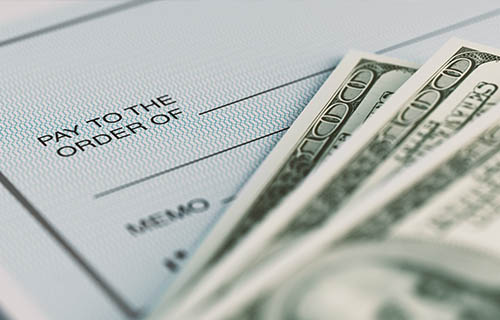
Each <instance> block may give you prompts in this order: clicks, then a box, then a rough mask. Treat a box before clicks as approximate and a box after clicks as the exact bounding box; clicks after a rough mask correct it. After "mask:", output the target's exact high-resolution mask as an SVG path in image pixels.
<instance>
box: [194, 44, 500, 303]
mask: <svg viewBox="0 0 500 320" xmlns="http://www.w3.org/2000/svg"><path fill="white" fill-rule="evenodd" d="M499 61H500V50H495V49H493V48H487V47H484V46H481V45H477V44H473V43H469V42H466V41H463V40H458V39H454V40H451V41H449V42H448V43H447V44H446V45H445V46H444V47H443V48H442V49H441V50H440V51H439V52H438V53H436V54H435V55H434V56H433V57H432V58H431V59H430V60H429V61H428V62H427V63H426V64H425V65H424V66H423V67H422V68H420V69H419V71H418V72H417V73H416V74H415V75H414V76H413V77H412V78H411V79H410V80H408V81H407V82H406V83H405V84H404V85H403V86H402V87H401V88H400V89H399V90H398V91H397V92H396V93H395V94H394V95H393V96H392V97H391V98H390V99H389V100H388V101H387V103H386V104H385V105H384V112H380V113H377V114H376V115H374V116H373V117H371V119H369V120H368V121H367V123H366V125H364V126H362V127H361V128H360V130H358V131H357V132H356V133H355V134H354V136H353V138H352V139H351V140H350V141H349V143H348V144H346V145H345V146H343V147H342V148H340V150H339V152H338V153H337V154H336V156H335V157H332V158H330V159H328V160H327V161H326V162H325V163H323V164H322V165H321V170H318V171H321V173H319V172H318V173H317V174H316V175H315V176H314V177H309V178H308V179H307V180H306V182H305V183H306V184H307V186H308V187H307V188H303V189H302V192H301V193H300V194H296V195H295V196H293V199H290V201H288V202H287V204H286V205H280V206H279V207H277V208H275V209H274V210H273V211H272V212H271V213H270V214H268V217H267V219H266V221H265V222H264V223H262V225H258V226H254V227H253V229H252V232H250V233H248V235H247V236H246V237H245V239H244V241H242V242H241V243H240V244H239V246H238V247H237V249H235V250H232V251H231V252H230V254H228V255H227V256H226V257H225V258H224V259H223V260H222V261H219V264H218V265H217V266H216V267H214V268H212V270H211V272H210V273H208V274H204V278H203V279H202V280H201V281H200V280H199V279H200V278H201V277H198V278H197V279H196V281H199V283H198V284H197V286H196V289H195V290H192V292H191V295H190V296H189V300H186V302H185V303H187V305H188V306H189V305H193V304H195V303H197V302H199V301H200V300H203V299H206V298H207V297H209V296H212V298H214V297H215V296H216V295H213V294H212V293H213V292H214V291H215V289H217V290H223V287H224V285H225V283H231V282H232V281H233V280H234V279H233V277H238V276H241V275H242V274H244V273H246V272H247V270H248V269H252V267H253V266H252V264H254V263H256V261H258V259H259V258H261V257H262V256H265V255H272V254H273V253H274V252H276V251H277V250H279V249H280V248H283V247H286V246H288V245H290V243H291V242H293V241H297V239H298V238H300V237H302V236H303V235H305V234H308V233H310V232H313V231H314V230H315V229H317V228H320V227H321V226H322V225H323V224H324V223H325V222H326V221H327V220H328V219H330V217H331V216H332V215H333V214H334V213H335V212H336V211H337V210H338V209H339V208H341V207H342V206H343V205H345V204H346V203H348V202H349V201H361V200H362V199H359V198H360V197H362V195H363V193H364V192H365V191H367V190H369V189H370V187H372V186H374V185H376V183H378V182H381V181H382V180H383V178H384V177H386V176H387V175H388V174H390V173H394V172H397V171H398V170H399V169H400V168H402V167H404V166H406V165H408V164H410V163H412V162H413V161H414V159H415V158H417V157H422V156H423V155H424V154H425V153H427V152H429V151H430V150H432V149H433V148H435V147H437V146H438V145H440V144H441V143H443V142H444V141H446V140H447V139H449V138H450V137H452V136H453V135H454V134H456V133H457V132H459V131H460V130H461V129H462V128H464V127H465V126H466V125H467V124H468V123H469V122H471V121H472V120H473V119H475V118H477V117H478V116H479V115H480V114H481V113H483V112H484V111H485V110H487V109H488V108H490V107H491V106H492V105H493V102H494V101H496V100H497V99H498V97H497V96H498V93H497V88H498V86H499V85H500V64H499V63H498V62H499ZM497 70H498V71H497ZM429 127H432V130H430V129H429ZM429 132H430V133H429ZM405 152H406V156H407V158H406V160H404V161H401V162H397V164H398V165H396V166H394V165H393V164H394V161H395V160H394V159H398V160H401V159H400V157H401V154H403V153H405ZM391 161H392V162H391ZM387 162H389V163H390V165H389V166H386V165H385V164H386V163H387ZM379 167H382V168H383V169H382V171H384V172H385V175H381V174H380V172H379V171H378V168H379ZM387 168H390V170H387ZM386 171H387V172H386ZM374 175H375V178H373V176H374ZM237 203H238V201H237V202H236V203H235V204H234V205H235V206H236V205H237ZM235 230H237V229H232V230H231V232H232V233H233V234H234V233H235ZM207 252H208V253H207ZM207 252H205V253H204V254H211V252H209V251H207ZM204 271H206V269H204Z"/></svg>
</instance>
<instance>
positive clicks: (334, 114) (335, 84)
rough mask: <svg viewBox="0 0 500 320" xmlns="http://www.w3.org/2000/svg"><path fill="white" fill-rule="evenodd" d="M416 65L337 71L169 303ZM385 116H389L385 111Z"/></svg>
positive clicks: (345, 66) (367, 64) (379, 62)
mask: <svg viewBox="0 0 500 320" xmlns="http://www.w3.org/2000/svg"><path fill="white" fill-rule="evenodd" d="M416 68H417V67H416V65H414V64H412V63H408V62H404V61H401V60H397V59H392V58H388V57H382V56H379V55H374V54H369V53H363V52H357V51H351V52H349V53H348V54H347V55H346V56H345V57H344V58H343V59H342V61H341V62H340V64H339V65H338V66H337V67H336V69H335V70H334V71H333V72H332V74H331V75H330V77H329V78H328V79H327V80H326V82H325V83H324V84H323V86H322V87H321V88H320V90H319V91H318V92H317V93H316V95H315V96H314V98H313V99H312V100H311V101H310V102H309V104H308V105H307V106H306V107H305V109H304V110H303V111H302V113H301V114H300V116H299V117H298V118H297V120H296V121H295V122H294V123H293V125H292V126H291V128H290V129H289V130H288V132H287V133H286V135H285V136H284V137H283V138H282V139H281V140H280V142H279V143H278V145H277V146H276V147H275V148H274V149H273V151H272V152H271V154H270V155H269V156H268V157H267V158H266V160H265V161H264V162H263V164H262V165H261V166H260V167H259V169H258V170H257V171H256V173H255V174H254V175H253V176H252V178H251V179H250V181H249V182H248V183H247V184H246V186H245V187H244V188H243V190H241V191H240V192H239V194H240V195H241V196H240V197H238V198H237V199H236V201H235V202H234V204H233V205H232V206H231V207H230V208H229V209H228V210H227V211H226V212H225V214H224V216H223V217H222V218H221V220H220V221H219V222H218V223H217V225H216V226H215V227H214V229H213V230H212V232H211V233H210V234H209V236H208V237H207V238H206V239H205V240H204V243H203V244H202V245H201V246H200V248H199V249H198V250H197V254H196V255H195V256H194V257H193V259H192V260H191V261H190V263H189V264H188V265H187V267H186V269H185V270H184V272H183V274H181V275H180V277H179V279H178V281H177V282H176V283H174V284H173V286H172V287H171V289H169V292H170V294H169V297H168V299H167V300H168V301H170V302H171V303H173V301H174V300H177V299H178V297H180V296H181V295H180V291H181V290H180V288H186V287H189V286H190V284H194V283H196V282H197V280H198V279H199V278H200V277H202V276H203V275H205V273H206V272H207V270H208V269H210V268H211V266H212V265H214V264H215V263H216V262H217V261H219V260H220V259H221V258H222V257H224V256H225V255H226V253H227V252H229V251H230V250H231V249H232V248H233V247H234V246H235V245H236V244H237V243H238V242H239V240H240V239H241V238H243V237H244V236H245V235H246V234H247V233H248V232H249V231H250V230H251V229H252V228H253V227H254V226H255V225H256V224H258V223H259V222H260V221H262V220H263V219H265V218H266V216H267V214H268V213H269V211H270V209H272V208H273V207H275V206H276V205H277V204H278V203H279V201H280V200H281V199H282V198H283V197H284V196H286V195H287V194H288V193H289V192H290V191H291V190H293V189H294V188H295V187H296V186H297V185H298V184H299V183H300V182H301V181H302V180H303V179H304V178H305V177H306V175H307V174H309V173H310V172H311V171H312V170H313V169H314V168H315V167H316V166H317V165H318V163H320V162H321V161H322V160H323V159H324V158H325V157H327V156H328V155H329V154H331V153H332V151H333V150H335V149H337V148H338V147H339V145H341V144H343V143H344V142H345V141H346V140H347V139H348V138H349V137H350V136H351V135H352V133H353V132H354V130H355V129H356V128H358V127H359V126H360V125H361V124H362V123H363V122H365V120H366V119H367V118H369V117H371V115H373V114H374V113H375V112H377V111H378V110H379V109H383V107H382V105H383V103H384V102H385V101H386V100H387V99H388V98H389V96H390V95H392V94H393V93H394V92H395V91H396V90H397V89H398V88H399V87H400V86H401V85H402V84H403V83H404V82H405V81H406V80H407V79H408V78H409V77H410V76H411V75H412V74H413V73H414V72H415V71H416ZM381 112H384V111H381Z"/></svg>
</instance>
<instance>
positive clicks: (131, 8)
mask: <svg viewBox="0 0 500 320" xmlns="http://www.w3.org/2000/svg"><path fill="white" fill-rule="evenodd" d="M361 3H362V6H361V5H360V4H361ZM382 3H383V4H384V5H383V6H390V7H391V10H385V9H384V8H383V6H382ZM455 5H456V2H455V1H441V2H438V3H436V2H435V1H421V2H417V1H383V2H377V3H375V2H367V1H348V2H346V3H345V4H339V3H336V2H334V1H332V2H318V3H317V4H316V5H314V6H312V5H310V3H309V2H306V1H288V2H250V1H248V2H230V3H221V2H215V3H212V2H210V3H207V2H182V1H161V2H131V3H115V4H113V5H109V6H106V7H105V8H103V6H102V5H100V7H99V8H97V7H96V10H94V11H92V10H90V11H89V8H88V7H86V9H85V12H84V13H82V15H80V16H77V17H76V18H75V12H74V11H72V12H71V17H70V18H68V19H62V18H61V19H58V20H57V21H53V19H52V20H51V19H49V17H45V18H44V17H41V18H40V19H41V20H40V21H41V22H43V21H44V20H43V19H47V21H50V22H47V24H45V25H43V23H41V25H40V26H39V27H38V28H37V29H33V30H32V31H28V32H26V33H23V34H18V35H11V36H10V37H8V38H4V39H0V65H1V67H0V69H1V72H0V74H1V76H0V210H1V215H0V250H1V251H0V252H1V253H0V264H1V265H2V267H3V268H4V269H5V270H6V271H7V272H8V273H9V274H11V275H12V278H14V279H16V281H17V282H18V283H19V284H20V285H21V286H22V287H23V289H24V291H26V293H27V295H30V296H31V300H32V301H34V302H35V303H37V304H38V305H39V307H40V309H41V310H42V311H43V312H44V313H46V314H47V315H48V317H49V318H55V319H80V318H81V319H124V318H140V317H141V316H143V315H145V314H146V312H147V311H148V309H149V308H150V307H151V306H152V304H153V303H154V302H155V299H156V298H158V297H159V296H160V295H161V293H162V292H163V291H164V290H165V289H166V288H167V287H168V285H169V284H170V283H172V281H173V280H174V279H175V277H176V275H178V273H179V271H180V270H181V269H182V268H183V266H184V265H185V264H186V262H187V261H188V260H189V258H190V257H191V256H192V255H193V253H194V252H195V250H196V248H197V247H198V245H199V244H200V243H201V242H202V241H203V238H204V236H205V235H206V234H207V232H208V231H209V230H210V228H211V226H212V225H213V224H214V223H215V222H216V221H217V218H218V217H220V216H221V215H222V214H223V213H224V210H225V208H226V207H227V206H228V204H229V203H230V202H231V201H233V200H234V199H235V198H236V197H244V196H245V195H243V194H238V190H239V189H240V188H241V187H242V186H243V184H244V183H245V181H246V180H247V179H248V178H249V177H250V175H251V174H252V172H253V171H254V170H255V169H256V168H257V166H258V165H259V163H260V162H261V161H262V160H263V159H264V158H265V156H266V155H267V154H268V153H269V152H270V151H271V149H272V147H273V146H274V145H275V144H276V143H277V141H278V140H279V139H280V137H282V135H283V134H284V133H285V132H286V131H287V129H288V128H289V126H290V125H291V124H292V122H293V120H294V119H295V118H296V117H297V116H298V115H299V113H300V112H301V110H302V109H303V108H304V107H305V105H306V104H307V102H308V101H309V100H310V99H311V97H312V96H313V95H314V93H315V92H316V90H317V89H318V88H319V87H320V86H321V84H322V83H323V81H324V80H325V79H326V78H327V77H328V75H329V74H330V72H331V71H332V70H333V68H334V67H335V65H336V63H337V62H338V61H339V59H340V57H341V56H342V55H343V54H344V53H345V52H346V51H347V50H348V49H349V48H356V49H361V50H367V51H371V52H378V53H384V54H387V55H393V56H396V57H399V58H405V59H408V60H413V61H415V62H421V61H423V60H424V59H425V58H426V57H427V56H428V54H430V52H432V51H433V50H434V49H436V48H437V47H439V46H440V45H441V44H442V42H443V40H442V39H445V38H449V37H451V36H463V37H465V38H467V39H470V40H473V41H481V42H485V43H490V44H492V45H495V44H496V45H499V43H498V40H497V39H495V37H496V35H495V32H493V31H492V32H491V35H490V36H489V35H488V30H498V26H499V23H500V20H499V19H500V18H499V16H500V11H499V9H498V8H496V3H495V1H485V0H478V1H475V3H474V4H473V5H472V4H471V5H469V4H467V5H466V8H460V10H458V9H457V10H451V9H450V7H453V6H455ZM430 6H432V10H430V9H431V8H430ZM360 7H363V8H364V9H363V11H360V10H359V8H360ZM65 10H68V12H69V11H70V10H71V8H65ZM444 13H446V14H444ZM62 16H63V15H62V14H61V13H59V17H62ZM422 17H423V18H422ZM292 21H293V23H291V22H292ZM360 22H362V23H360ZM394 25H405V26H407V28H405V29H402V30H395V29H394V27H393V26H394ZM483 25H484V26H487V28H485V29H482V28H481V26H483ZM475 36H477V37H476V38H475ZM438 40H439V41H438ZM495 41H496V42H497V43H495ZM415 43H419V44H420V46H419V48H424V49H420V50H423V51H416V50H412V45H413V44H415ZM426 48H427V49H426ZM4 294H6V293H5V292H4V293H2V288H0V301H1V297H2V295H4Z"/></svg>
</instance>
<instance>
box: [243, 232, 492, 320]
mask: <svg viewBox="0 0 500 320" xmlns="http://www.w3.org/2000/svg"><path fill="white" fill-rule="evenodd" d="M499 266H500V259H498V257H496V256H494V255H488V254H484V253H483V252H478V251H475V250H471V249H468V248H463V247H459V246H453V245H444V244H442V243H440V242H428V241H408V240H406V241H401V240H399V241H398V240H390V241H382V242H374V243H366V242H362V243H360V244H354V245H353V244H351V245H346V246H343V247H341V248H338V249H336V250H332V251H331V252H329V253H328V255H327V256H324V257H320V258H319V260H317V261H314V263H313V264H312V265H309V266H307V267H306V268H305V269H304V270H302V271H301V272H300V273H298V274H295V275H294V277H293V278H292V279H290V280H289V281H287V282H286V283H284V284H283V285H280V286H279V287H278V288H277V289H276V290H273V292H272V294H270V295H269V299H267V300H266V301H263V302H262V305H260V306H259V307H258V309H257V310H255V313H254V315H253V317H252V319H268V320H280V319H296V320H301V319H304V320H306V319H307V320H310V319H315V320H330V319H332V317H333V318H335V319H342V320H359V319H364V320H381V319H400V320H403V319H457V320H458V319H482V320H495V319H499V318H500V302H499V301H498V297H499V296H500V274H499V273H498V268H499ZM388 284H390V285H388ZM360 306H362V307H360Z"/></svg>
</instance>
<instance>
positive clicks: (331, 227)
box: [195, 108, 500, 319]
mask: <svg viewBox="0 0 500 320" xmlns="http://www.w3.org/2000/svg"><path fill="white" fill-rule="evenodd" d="M499 177H500V109H498V108H495V109H492V110H490V111H489V112H487V113H486V114H485V116H484V117H481V118H480V119H478V120H477V121H475V122H474V126H468V127H466V128H465V129H464V130H463V131H462V132H460V133H458V134H457V135H456V136H455V137H453V138H451V139H450V140H449V141H448V142H447V143H446V144H445V145H443V146H441V147H439V148H437V149H436V150H435V151H434V152H432V153H430V154H429V155H428V156H426V157H424V158H423V159H422V160H421V161H420V162H418V163H416V164H415V165H413V166H410V167H409V168H408V169H405V170H403V171H401V172H400V173H399V174H397V175H396V176H395V177H394V178H393V179H391V180H390V181H388V182H387V183H384V184H382V185H381V186H379V187H378V188H377V189H376V190H372V191H371V192H369V193H368V194H367V195H365V197H364V201H363V202H355V203H351V204H349V205H347V206H345V207H344V208H343V209H342V210H340V212H338V214H337V215H336V216H335V217H334V218H332V219H330V220H329V221H328V223H327V224H325V225H324V226H322V227H321V228H318V229H316V231H315V232H313V233H310V234H308V235H307V236H306V237H304V238H302V240H301V241H299V242H296V243H294V244H293V245H291V246H289V247H287V248H285V249H284V250H282V251H280V252H279V254H276V255H274V256H270V257H267V259H266V260H265V261H262V263H261V264H259V265H257V266H254V267H253V268H252V270H247V274H246V275H242V276H240V277H238V278H237V279H236V280H235V279H233V280H234V281H233V282H232V283H231V284H230V285H226V286H225V288H224V289H223V290H219V291H218V292H216V294H217V295H218V299H219V300H214V299H212V300H210V303H207V302H208V301H205V303H203V304H199V305H198V309H195V310H197V311H199V310H200V309H201V310H203V309H204V308H208V307H209V306H210V305H212V304H213V306H212V307H210V308H208V310H209V311H207V312H206V313H205V314H204V315H205V316H206V317H204V319H212V317H213V318H214V319H215V318H217V319H246V318H248V319H259V317H254V316H255V315H256V314H261V313H262V312H264V313H265V311H263V310H262V307H263V306H264V305H265V301H268V300H269V299H271V296H272V294H273V293H274V292H276V291H277V290H279V288H280V287H281V286H283V285H285V283H286V282H288V281H289V279H291V278H293V277H294V276H295V275H296V274H297V272H299V271H300V270H302V268H304V267H305V266H306V265H307V264H308V263H310V262H311V261H315V260H318V259H320V258H321V257H324V256H328V254H329V253H330V252H332V251H334V250H336V249H337V248H338V247H339V246H341V245H343V244H348V243H354V242H359V241H368V240H369V241H375V240H384V239H398V238H413V239H419V240H421V241H422V240H423V241H427V240H434V241H436V240H439V241H442V242H446V243H449V244H453V245H456V246H467V247H470V248H473V249H475V250H480V251H481V252H486V253H487V254H489V255H493V256H495V257H496V258H498V257H500V248H499V247H498V241H499V240H500V238H499V234H500V215H499V214H497V210H496V209H497V208H498V204H499V203H500V193H499V192H498V190H499V188H500V178H499ZM303 187H304V185H302V186H300V187H299V188H298V189H297V190H296V191H295V192H300V191H301V190H300V189H302V188H303ZM295 192H294V193H295ZM288 201H290V200H288ZM442 258H443V259H445V260H443V261H444V262H447V259H446V255H445V254H443V256H442ZM450 263H451V262H450ZM499 269H500V265H497V266H496V269H495V272H498V270H499ZM497 289H498V288H497ZM497 303H498V301H497ZM431 318H432V317H431ZM276 319H278V318H276ZM451 319H460V318H451ZM481 319H483V318H481ZM485 319H489V318H485Z"/></svg>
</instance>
